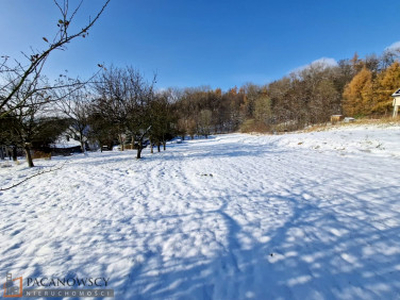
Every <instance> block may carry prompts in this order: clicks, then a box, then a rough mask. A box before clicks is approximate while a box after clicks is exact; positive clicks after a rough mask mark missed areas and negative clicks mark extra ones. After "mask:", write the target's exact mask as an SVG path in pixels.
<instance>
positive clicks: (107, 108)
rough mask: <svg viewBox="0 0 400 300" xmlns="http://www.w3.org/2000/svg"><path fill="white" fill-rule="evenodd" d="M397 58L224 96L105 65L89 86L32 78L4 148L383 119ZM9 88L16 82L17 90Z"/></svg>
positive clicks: (317, 69) (135, 144)
mask: <svg viewBox="0 0 400 300" xmlns="http://www.w3.org/2000/svg"><path fill="white" fill-rule="evenodd" d="M398 54H399V53H398V51H385V53H384V54H382V55H381V56H379V57H378V56H376V55H370V56H367V57H366V58H364V59H361V58H359V57H358V56H357V55H354V57H353V58H351V59H345V60H341V61H339V62H338V64H337V65H327V64H326V63H323V62H319V63H313V64H311V65H309V66H307V67H305V68H302V69H300V70H298V71H296V72H293V73H292V74H290V75H289V76H286V77H284V78H282V79H280V80H277V81H274V82H272V83H269V84H266V85H263V86H260V85H254V84H251V83H249V84H246V85H244V86H242V87H240V88H237V87H234V88H232V89H230V90H228V91H225V92H223V91H222V90H221V89H215V90H213V89H210V88H208V87H199V88H184V89H172V88H171V89H167V90H163V91H158V90H157V89H156V86H155V84H156V78H155V77H154V78H153V79H152V80H151V81H148V80H146V78H145V77H144V76H143V74H141V73H140V72H139V71H138V70H136V69H134V68H132V67H125V68H118V67H113V66H111V67H108V68H105V67H103V66H101V68H102V71H101V72H100V73H99V74H98V75H97V76H95V77H94V79H93V80H92V82H91V83H87V82H81V81H79V80H72V79H67V78H66V77H65V78H62V79H61V80H60V81H59V82H58V84H56V85H54V86H55V88H47V86H48V84H47V83H46V81H43V80H41V81H39V80H36V81H35V82H34V84H35V85H37V86H36V87H35V89H34V90H35V93H32V92H31V91H32V82H30V81H26V82H24V84H23V85H21V86H20V87H19V88H18V92H17V93H15V94H14V95H13V97H12V98H10V99H11V100H10V101H9V102H8V103H7V105H8V106H10V107H12V109H9V110H8V111H7V106H4V107H3V110H2V115H3V117H2V119H1V124H0V129H1V134H0V145H7V146H11V147H13V149H17V148H23V149H24V150H25V152H26V156H27V158H28V162H29V165H30V166H33V162H32V159H31V150H32V149H46V148H48V145H49V144H50V143H52V142H55V141H56V139H57V137H59V136H60V134H61V133H64V134H65V133H67V134H68V135H69V136H71V137H72V138H74V139H76V140H78V141H80V144H81V149H82V151H83V152H84V151H86V150H87V148H88V144H91V145H92V148H93V146H94V148H100V149H102V148H103V147H104V146H106V147H107V148H112V147H113V146H114V145H119V147H120V148H121V150H124V149H125V148H129V149H136V151H137V152H136V157H137V158H140V157H141V155H142V150H143V149H144V148H145V147H146V146H147V145H148V144H150V146H151V151H152V152H153V147H156V148H157V149H158V151H160V149H161V147H163V148H164V149H165V148H166V143H167V141H168V140H169V139H171V138H173V137H175V136H180V137H182V138H183V139H184V138H185V137H187V136H189V137H192V138H193V137H194V136H195V135H201V136H204V137H208V136H209V135H210V134H215V133H228V132H234V131H239V130H240V131H243V132H250V131H259V132H283V131H291V130H297V129H301V128H304V127H305V126H308V125H312V124H318V123H324V122H328V121H329V120H330V117H331V116H332V115H335V114H343V115H346V116H351V117H356V118H358V117H382V116H387V115H388V114H390V113H391V110H392V107H391V105H392V99H391V97H390V95H391V94H392V93H393V92H394V91H395V90H396V89H397V88H398V87H399V86H400V64H399V62H398ZM11 88H12V84H11Z"/></svg>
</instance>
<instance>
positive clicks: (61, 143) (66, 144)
mask: <svg viewBox="0 0 400 300" xmlns="http://www.w3.org/2000/svg"><path fill="white" fill-rule="evenodd" d="M80 146H81V143H79V142H78V141H76V140H74V139H72V138H70V139H69V140H67V138H66V137H64V136H62V137H60V138H58V139H57V140H56V142H55V143H54V144H50V147H51V148H59V149H67V148H74V147H80Z"/></svg>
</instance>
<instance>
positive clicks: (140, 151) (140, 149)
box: [136, 140, 143, 159]
mask: <svg viewBox="0 0 400 300" xmlns="http://www.w3.org/2000/svg"><path fill="white" fill-rule="evenodd" d="M142 150H143V143H142V140H140V141H138V148H137V153H136V159H140V158H141V157H142V156H141V155H142Z"/></svg>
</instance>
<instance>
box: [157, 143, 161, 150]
mask: <svg viewBox="0 0 400 300" xmlns="http://www.w3.org/2000/svg"><path fill="white" fill-rule="evenodd" d="M157 150H158V152H160V151H161V144H160V142H158V143H157Z"/></svg>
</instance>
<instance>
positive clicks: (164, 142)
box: [163, 141, 167, 151]
mask: <svg viewBox="0 0 400 300" xmlns="http://www.w3.org/2000/svg"><path fill="white" fill-rule="evenodd" d="M163 147H164V151H165V150H167V141H163Z"/></svg>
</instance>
